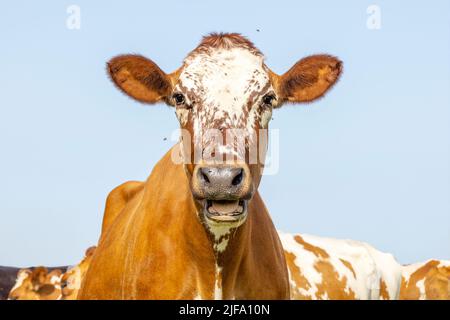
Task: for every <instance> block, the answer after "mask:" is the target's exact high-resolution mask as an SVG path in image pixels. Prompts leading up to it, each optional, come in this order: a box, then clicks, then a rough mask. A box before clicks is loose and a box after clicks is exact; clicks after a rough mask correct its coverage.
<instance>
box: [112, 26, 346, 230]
mask: <svg viewBox="0 0 450 320" xmlns="http://www.w3.org/2000/svg"><path fill="white" fill-rule="evenodd" d="M341 70H342V63H341V61H339V60H338V59H337V58H335V57H332V56H329V55H315V56H310V57H307V58H304V59H302V60H300V61H298V62H297V63H296V64H295V65H294V66H293V67H292V68H291V69H289V70H288V71H287V72H286V73H284V74H283V75H277V74H275V73H274V72H272V71H271V70H270V69H269V68H268V67H267V66H266V65H265V63H264V57H263V55H262V54H261V53H260V52H259V50H258V49H256V48H255V47H254V45H253V44H252V43H251V42H250V41H248V40H247V39H246V38H244V37H242V36H240V35H239V34H211V35H209V36H207V37H205V38H204V39H203V41H202V42H201V43H200V45H199V46H198V47H197V48H196V49H194V50H193V51H192V52H191V53H190V54H189V55H188V56H187V57H186V59H185V60H184V63H183V65H182V66H181V68H179V69H178V70H176V71H175V72H173V73H170V74H166V73H164V72H163V71H162V70H161V69H160V68H159V67H158V66H157V65H156V64H155V63H154V62H153V61H151V60H148V59H147V58H144V57H142V56H138V55H122V56H118V57H115V58H113V59H112V60H111V61H110V62H109V63H108V71H109V73H110V75H111V78H112V80H113V82H114V83H115V84H116V85H117V87H118V88H119V89H121V90H122V91H123V92H125V93H126V94H127V95H129V96H130V97H132V98H134V99H136V100H138V101H140V102H143V103H149V104H152V103H156V102H161V101H163V102H165V103H167V104H168V105H170V106H173V107H174V108H175V113H176V115H177V118H178V120H179V122H180V126H181V128H182V129H183V130H182V133H183V134H182V139H181V145H180V146H181V151H182V152H181V153H182V155H183V158H184V161H185V167H186V169H187V170H186V171H187V173H188V177H189V179H190V184H191V190H192V194H193V196H194V197H195V199H197V200H198V204H200V205H201V206H202V207H203V217H204V218H205V220H206V221H207V222H209V223H210V224H217V223H219V224H223V223H227V224H232V225H235V226H237V225H239V224H240V223H242V222H243V221H244V220H245V217H246V215H247V210H246V208H247V202H248V200H249V199H251V198H252V195H253V193H254V191H255V190H256V189H257V188H258V185H259V182H260V179H261V174H262V168H263V163H264V158H265V152H266V148H267V143H266V141H267V130H266V129H267V128H268V125H269V121H270V120H271V118H272V110H273V109H275V108H279V107H280V106H281V105H282V104H283V103H285V102H294V103H295V102H310V101H313V100H315V99H318V98H320V97H322V96H323V95H324V94H325V92H326V91H327V90H328V89H330V88H331V87H332V86H333V84H334V83H336V81H337V79H338V78H339V75H340V73H341Z"/></svg>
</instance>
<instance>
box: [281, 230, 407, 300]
mask: <svg viewBox="0 0 450 320" xmlns="http://www.w3.org/2000/svg"><path fill="white" fill-rule="evenodd" d="M279 235H280V239H281V242H282V244H283V248H284V252H285V257H286V262H287V265H288V268H289V278H290V284H291V298H292V299H296V300H297V299H300V300H310V299H311V300H319V299H320V300H322V299H332V300H353V299H397V298H398V296H399V291H400V282H401V266H400V265H399V264H398V263H397V261H396V260H395V259H394V257H393V256H392V255H391V254H388V253H383V252H381V251H379V250H377V249H375V248H373V247H372V246H370V245H369V244H367V243H364V242H358V241H354V240H339V239H331V238H323V237H317V236H311V235H306V234H301V235H300V234H286V233H279Z"/></svg>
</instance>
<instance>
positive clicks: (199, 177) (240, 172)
mask: <svg viewBox="0 0 450 320" xmlns="http://www.w3.org/2000/svg"><path fill="white" fill-rule="evenodd" d="M196 171H197V172H195V174H194V180H196V181H194V183H193V184H194V185H195V187H194V189H197V191H198V192H197V195H198V197H199V198H206V199H214V200H235V199H242V198H246V197H248V196H249V193H250V192H251V181H250V180H251V179H250V173H249V170H248V168H247V167H246V166H239V165H227V166H200V167H198V168H197V170H196Z"/></svg>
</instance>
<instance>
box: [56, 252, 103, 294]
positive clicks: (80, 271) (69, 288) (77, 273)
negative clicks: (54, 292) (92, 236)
mask: <svg viewBox="0 0 450 320" xmlns="http://www.w3.org/2000/svg"><path fill="white" fill-rule="evenodd" d="M95 249H96V247H95V246H92V247H89V248H88V249H87V250H86V252H85V256H84V258H83V260H81V261H80V262H79V263H78V264H77V265H75V266H72V267H69V268H67V271H66V272H65V273H64V274H62V276H61V281H60V282H61V288H62V292H61V293H62V296H61V299H62V300H76V299H77V296H78V292H79V290H80V287H81V282H82V281H83V279H84V276H85V274H86V272H87V270H88V268H89V265H90V263H91V259H92V255H93V254H94V252H95Z"/></svg>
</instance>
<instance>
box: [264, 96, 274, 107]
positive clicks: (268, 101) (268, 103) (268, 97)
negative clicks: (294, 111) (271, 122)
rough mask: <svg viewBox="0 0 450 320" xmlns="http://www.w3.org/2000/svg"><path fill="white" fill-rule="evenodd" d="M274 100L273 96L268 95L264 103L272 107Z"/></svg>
mask: <svg viewBox="0 0 450 320" xmlns="http://www.w3.org/2000/svg"><path fill="white" fill-rule="evenodd" d="M274 100H275V96H274V95H273V94H266V95H265V96H264V97H263V99H262V101H263V103H264V104H265V105H268V106H271V105H272V102H273V101H274Z"/></svg>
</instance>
